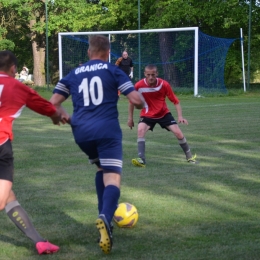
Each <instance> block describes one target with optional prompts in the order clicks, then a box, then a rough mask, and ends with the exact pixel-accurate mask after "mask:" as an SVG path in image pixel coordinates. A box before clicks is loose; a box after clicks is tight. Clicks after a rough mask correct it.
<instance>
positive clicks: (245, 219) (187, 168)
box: [0, 92, 260, 260]
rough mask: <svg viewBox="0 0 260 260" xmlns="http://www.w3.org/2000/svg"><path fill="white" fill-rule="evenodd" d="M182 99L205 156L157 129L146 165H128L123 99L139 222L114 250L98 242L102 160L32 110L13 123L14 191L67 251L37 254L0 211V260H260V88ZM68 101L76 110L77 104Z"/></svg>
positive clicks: (130, 190) (132, 133) (124, 196)
mask: <svg viewBox="0 0 260 260" xmlns="http://www.w3.org/2000/svg"><path fill="white" fill-rule="evenodd" d="M42 95H44V96H45V97H46V98H49V96H50V93H49V92H44V93H42ZM179 98H180V100H181V104H182V109H183V115H184V117H185V118H186V119H188V121H189V125H188V126H185V125H181V128H182V130H183V132H184V134H185V136H186V139H187V141H188V143H189V144H190V147H191V150H192V152H193V153H196V154H197V158H198V160H199V162H200V163H199V164H198V165H191V164H188V163H187V162H186V160H185V156H184V154H183V152H182V150H181V148H180V147H179V145H178V143H177V140H176V139H175V138H174V137H173V135H172V134H171V133H169V132H167V131H165V130H161V128H160V127H159V126H156V127H155V129H154V131H153V132H149V133H148V134H147V136H146V151H147V153H146V155H147V167H146V168H145V169H143V168H141V169H140V168H135V167H133V166H132V165H131V159H132V158H134V157H136V156H137V145H136V127H135V128H134V130H130V129H129V128H128V127H127V125H126V122H127V105H128V103H127V100H126V98H124V97H122V98H121V99H120V100H119V111H120V122H121V126H122V130H123V144H124V168H123V177H122V178H123V179H122V188H121V199H120V202H130V203H133V204H134V205H135V206H136V207H137V209H138V211H139V221H138V223H137V225H136V227H134V228H133V229H119V228H117V227H115V229H114V247H113V250H112V253H111V254H110V255H104V254H103V253H102V252H101V250H100V249H99V247H98V244H97V243H96V239H97V237H98V233H97V231H96V228H95V224H94V223H95V219H96V217H97V205H96V204H97V203H96V194H95V187H94V173H95V171H96V169H95V167H94V166H93V165H89V164H88V160H87V158H86V156H85V155H84V154H83V153H82V152H81V151H80V150H79V148H78V147H77V146H76V145H75V143H74V140H73V136H72V134H71V131H70V128H69V126H67V125H65V126H64V125H63V126H60V127H57V126H53V125H52V124H51V123H50V122H51V121H50V120H49V119H48V118H45V117H41V116H39V115H37V114H35V113H33V112H31V111H30V110H28V109H25V110H24V111H23V114H22V116H21V117H20V118H18V119H17V120H16V121H15V124H14V134H15V139H14V142H13V148H14V155H15V182H14V190H15V192H16V195H17V197H18V199H19V202H20V204H21V205H22V206H23V207H24V208H25V209H26V210H27V212H28V213H29V215H30V216H31V218H32V220H33V223H34V225H35V227H36V228H37V230H38V231H39V233H41V234H42V235H43V236H44V237H45V238H46V239H48V240H50V241H51V242H53V243H55V244H57V245H59V246H60V248H61V249H60V251H59V252H58V253H57V254H55V255H46V256H38V255H37V253H36V251H35V248H34V245H33V244H32V242H31V241H30V240H29V239H28V238H27V237H25V236H24V235H23V234H22V233H21V232H20V231H19V230H18V229H17V228H16V227H15V226H14V224H13V223H12V222H11V221H10V220H9V219H8V218H7V216H6V214H5V212H1V213H0V227H1V228H0V230H1V232H0V260H8V259H11V260H13V259H15V260H32V259H43V258H44V259H45V260H46V259H55V260H56V259H57V260H59V259H64V260H73V259H77V260H85V259H89V260H95V259H120V260H121V259H122V260H130V259H133V260H134V259H138V260H158V259H165V260H168V259H169V260H171V259H174V260H175V259H178V260H204V259H205V260H233V259H234V260H257V259H260V246H259V245H260V203H259V197H260V174H259V173H260V117H259V115H260V93H255V94H246V95H244V94H243V95H238V96H224V97H205V98H194V97H192V96H189V95H181V94H179ZM65 106H66V108H67V109H68V110H69V111H71V110H72V109H71V101H67V102H66V103H65ZM169 107H170V109H171V111H172V112H173V115H174V116H175V115H176V113H175V109H174V107H173V105H171V104H169ZM135 119H136V120H135V122H137V120H138V111H135ZM104 131H105V129H104Z"/></svg>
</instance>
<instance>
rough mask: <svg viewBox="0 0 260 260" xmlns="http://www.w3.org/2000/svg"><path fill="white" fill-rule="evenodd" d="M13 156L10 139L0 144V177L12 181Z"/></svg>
mask: <svg viewBox="0 0 260 260" xmlns="http://www.w3.org/2000/svg"><path fill="white" fill-rule="evenodd" d="M13 176H14V157H13V148H12V143H11V141H10V140H8V141H6V142H5V143H4V144H2V145H0V179H1V180H8V181H11V182H13Z"/></svg>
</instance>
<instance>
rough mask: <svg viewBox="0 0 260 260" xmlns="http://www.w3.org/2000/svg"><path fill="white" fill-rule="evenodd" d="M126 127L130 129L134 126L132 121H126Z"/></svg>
mask: <svg viewBox="0 0 260 260" xmlns="http://www.w3.org/2000/svg"><path fill="white" fill-rule="evenodd" d="M127 125H128V126H129V127H130V128H131V129H132V128H133V127H134V126H135V124H134V121H133V119H128V121H127Z"/></svg>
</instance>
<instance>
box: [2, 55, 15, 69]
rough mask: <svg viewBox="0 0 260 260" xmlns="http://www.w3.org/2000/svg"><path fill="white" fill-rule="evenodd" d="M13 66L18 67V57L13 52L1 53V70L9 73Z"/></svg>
mask: <svg viewBox="0 0 260 260" xmlns="http://www.w3.org/2000/svg"><path fill="white" fill-rule="evenodd" d="M13 65H15V66H16V67H17V65H18V61H17V58H16V56H15V55H14V54H13V53H12V52H11V51H0V70H1V71H8V70H9V69H10V68H11V67H12V66H13Z"/></svg>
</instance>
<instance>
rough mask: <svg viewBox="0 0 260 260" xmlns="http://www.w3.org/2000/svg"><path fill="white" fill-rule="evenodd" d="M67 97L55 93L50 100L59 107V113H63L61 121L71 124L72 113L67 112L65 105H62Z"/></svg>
mask: <svg viewBox="0 0 260 260" xmlns="http://www.w3.org/2000/svg"><path fill="white" fill-rule="evenodd" d="M65 99H66V98H65V97H64V96H62V95H60V94H57V93H54V94H53V95H52V97H51V99H50V102H51V103H52V104H53V105H54V106H55V107H56V108H57V110H58V111H59V113H60V114H61V119H60V122H61V123H62V124H66V123H68V124H70V115H69V114H68V113H67V111H66V110H65V109H64V107H62V105H61V104H62V102H64V101H65Z"/></svg>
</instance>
